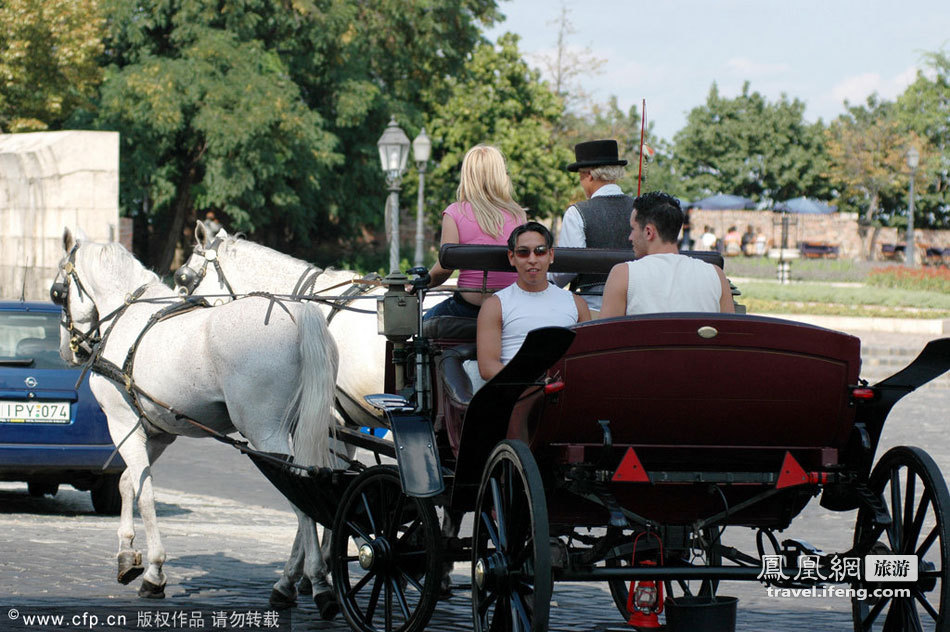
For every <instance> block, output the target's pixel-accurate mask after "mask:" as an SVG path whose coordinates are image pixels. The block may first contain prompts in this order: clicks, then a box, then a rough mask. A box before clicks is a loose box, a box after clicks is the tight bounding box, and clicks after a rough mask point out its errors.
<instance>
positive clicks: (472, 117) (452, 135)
mask: <svg viewBox="0 0 950 632" xmlns="http://www.w3.org/2000/svg"><path fill="white" fill-rule="evenodd" d="M448 93H449V96H448V98H447V99H446V100H445V101H444V103H441V104H438V105H436V106H435V107H434V112H433V118H432V121H431V132H432V133H431V136H432V138H433V141H434V147H435V149H434V151H435V154H434V156H435V160H436V163H437V164H436V166H435V168H434V169H433V170H432V176H431V179H429V180H427V187H429V183H431V188H430V189H429V191H430V192H431V193H430V200H431V201H432V206H431V207H430V208H432V209H433V211H434V210H436V209H437V210H439V211H441V209H442V208H443V207H444V206H445V205H446V204H448V203H450V202H452V201H454V200H455V189H456V187H457V186H458V173H459V168H460V167H461V164H462V159H463V158H464V156H465V152H467V151H468V150H469V149H470V148H471V147H472V146H474V145H477V144H479V143H490V144H494V145H496V146H498V147H499V149H501V151H502V153H504V154H505V156H506V157H507V159H508V169H509V172H510V174H511V181H512V185H513V187H514V198H515V200H516V201H517V202H518V203H519V204H521V205H522V206H524V207H526V208H527V209H528V213H529V215H531V216H533V217H548V216H551V215H554V214H560V213H562V212H563V211H564V208H565V207H564V199H563V198H564V194H565V193H566V192H568V191H570V190H571V189H572V188H573V186H574V183H573V181H572V179H571V177H570V174H569V173H568V172H567V171H566V170H565V167H566V166H567V165H568V164H569V163H570V162H572V161H573V156H572V153H571V151H570V150H569V149H568V148H567V147H565V146H563V145H560V144H557V143H555V142H554V140H553V137H552V130H553V127H554V124H555V123H556V122H557V120H558V119H559V117H560V116H561V115H562V113H563V107H564V106H563V102H562V101H561V100H560V99H559V98H558V97H557V96H556V95H555V94H554V93H553V92H552V91H551V90H550V88H549V86H548V85H547V84H546V83H545V82H542V81H541V79H540V73H538V71H536V70H532V69H531V68H529V67H528V65H527V64H526V63H525V61H524V59H522V57H521V54H520V52H519V50H518V37H517V36H516V35H513V34H511V33H506V34H505V35H502V36H501V37H500V38H499V39H498V43H497V45H494V44H491V43H483V44H481V45H479V46H478V47H477V48H476V49H475V51H474V53H473V54H472V58H471V60H470V61H469V63H468V64H466V66H465V73H464V76H462V77H459V78H450V79H449V80H448Z"/></svg>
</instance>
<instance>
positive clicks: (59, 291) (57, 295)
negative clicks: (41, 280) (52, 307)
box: [49, 283, 69, 306]
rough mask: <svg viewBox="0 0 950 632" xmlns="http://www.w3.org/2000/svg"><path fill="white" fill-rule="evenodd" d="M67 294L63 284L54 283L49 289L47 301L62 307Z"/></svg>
mask: <svg viewBox="0 0 950 632" xmlns="http://www.w3.org/2000/svg"><path fill="white" fill-rule="evenodd" d="M68 292H69V290H67V289H66V284H65V283H54V284H53V285H52V286H50V288H49V299H50V300H51V301H53V302H54V303H55V304H57V305H59V306H63V305H65V304H66V294H67V293H68Z"/></svg>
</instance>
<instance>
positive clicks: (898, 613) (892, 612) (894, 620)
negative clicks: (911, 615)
mask: <svg viewBox="0 0 950 632" xmlns="http://www.w3.org/2000/svg"><path fill="white" fill-rule="evenodd" d="M903 609H904V606H903V604H902V603H901V601H900V600H899V599H894V600H893V601H892V603H891V607H890V608H888V610H887V616H886V617H884V632H904V629H903V628H904V621H903V619H904V616H903V612H902V611H903Z"/></svg>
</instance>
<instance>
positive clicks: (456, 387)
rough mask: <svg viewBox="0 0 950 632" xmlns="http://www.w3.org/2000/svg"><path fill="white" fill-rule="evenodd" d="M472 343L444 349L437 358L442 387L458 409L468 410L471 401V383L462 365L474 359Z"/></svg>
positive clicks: (474, 348)
mask: <svg viewBox="0 0 950 632" xmlns="http://www.w3.org/2000/svg"><path fill="white" fill-rule="evenodd" d="M475 350H476V347H475V344H474V343H470V344H464V345H458V346H457V347H452V348H450V349H446V350H445V351H443V352H442V356H441V357H440V358H439V374H440V375H441V376H442V386H443V388H444V389H445V394H446V395H447V396H448V397H449V400H450V401H451V403H452V405H453V406H455V407H456V408H459V409H462V410H464V409H466V408H468V404H469V402H471V401H472V395H473V394H474V393H473V391H472V381H471V380H470V379H469V377H468V374H467V373H466V372H465V369H464V367H463V366H462V363H463V362H465V361H466V360H474V359H475V357H476V351H475Z"/></svg>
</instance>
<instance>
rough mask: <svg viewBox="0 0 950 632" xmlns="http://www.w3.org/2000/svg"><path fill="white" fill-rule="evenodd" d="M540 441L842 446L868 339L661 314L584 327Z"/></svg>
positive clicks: (763, 322)
mask: <svg viewBox="0 0 950 632" xmlns="http://www.w3.org/2000/svg"><path fill="white" fill-rule="evenodd" d="M576 333H577V336H576V338H575V339H574V342H573V344H572V345H571V347H570V349H569V350H568V352H567V353H566V354H565V355H564V357H562V358H561V360H560V361H559V362H558V363H557V364H555V365H554V366H553V367H552V369H551V370H550V371H549V375H552V376H555V377H556V378H557V379H561V380H563V381H564V383H565V388H564V390H563V391H562V392H561V393H560V394H559V396H558V399H557V401H556V403H553V404H549V405H548V406H546V408H545V410H544V413H543V416H542V418H541V422H540V424H538V427H537V430H536V433H535V437H534V441H535V442H541V443H558V442H568V443H594V444H597V443H600V442H601V441H603V433H602V430H601V427H600V425H599V424H598V423H597V422H598V420H601V419H606V420H610V422H611V431H612V434H613V441H614V443H615V444H624V443H626V444H637V445H676V446H688V445H696V446H729V445H732V446H773V447H778V446H788V447H792V446H801V447H819V448H825V447H827V448H841V447H843V446H844V445H845V443H846V442H847V440H848V437H849V435H850V433H851V429H852V426H853V424H854V408H853V406H852V405H851V401H850V391H851V389H850V388H849V386H853V385H856V384H857V380H858V371H859V368H860V361H861V360H860V340H859V339H858V338H855V337H854V336H850V335H847V334H843V333H840V332H836V331H831V330H828V329H822V328H820V327H813V326H810V325H805V324H802V323H796V322H791V321H783V320H779V319H774V318H766V317H756V316H740V315H729V314H653V315H644V316H629V317H622V318H614V319H608V320H600V321H592V322H590V323H585V324H582V325H578V326H577V327H576Z"/></svg>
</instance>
